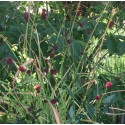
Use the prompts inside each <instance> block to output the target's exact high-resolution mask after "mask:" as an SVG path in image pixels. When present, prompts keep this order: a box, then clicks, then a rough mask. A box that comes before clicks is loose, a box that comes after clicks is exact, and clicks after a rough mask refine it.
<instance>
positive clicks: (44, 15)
mask: <svg viewBox="0 0 125 125" xmlns="http://www.w3.org/2000/svg"><path fill="white" fill-rule="evenodd" d="M41 18H42V19H43V20H46V18H47V11H46V9H42V14H41Z"/></svg>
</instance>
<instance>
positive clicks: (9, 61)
mask: <svg viewBox="0 0 125 125" xmlns="http://www.w3.org/2000/svg"><path fill="white" fill-rule="evenodd" d="M11 63H12V58H11V57H9V58H7V59H6V64H7V65H10V64H11Z"/></svg>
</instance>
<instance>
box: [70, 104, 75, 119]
mask: <svg viewBox="0 0 125 125" xmlns="http://www.w3.org/2000/svg"><path fill="white" fill-rule="evenodd" d="M74 115H75V109H74V106H73V105H72V106H71V107H70V109H69V116H70V118H71V119H72V118H73V116H74Z"/></svg>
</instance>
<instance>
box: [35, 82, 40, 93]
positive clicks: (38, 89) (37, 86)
mask: <svg viewBox="0 0 125 125" xmlns="http://www.w3.org/2000/svg"><path fill="white" fill-rule="evenodd" d="M40 88H41V86H40V84H37V85H35V86H34V89H36V91H37V92H40Z"/></svg>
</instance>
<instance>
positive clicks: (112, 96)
mask: <svg viewBox="0 0 125 125" xmlns="http://www.w3.org/2000/svg"><path fill="white" fill-rule="evenodd" d="M114 98H115V94H112V95H110V96H107V97H106V98H105V99H103V101H102V102H103V103H111V101H113V99H114Z"/></svg>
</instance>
